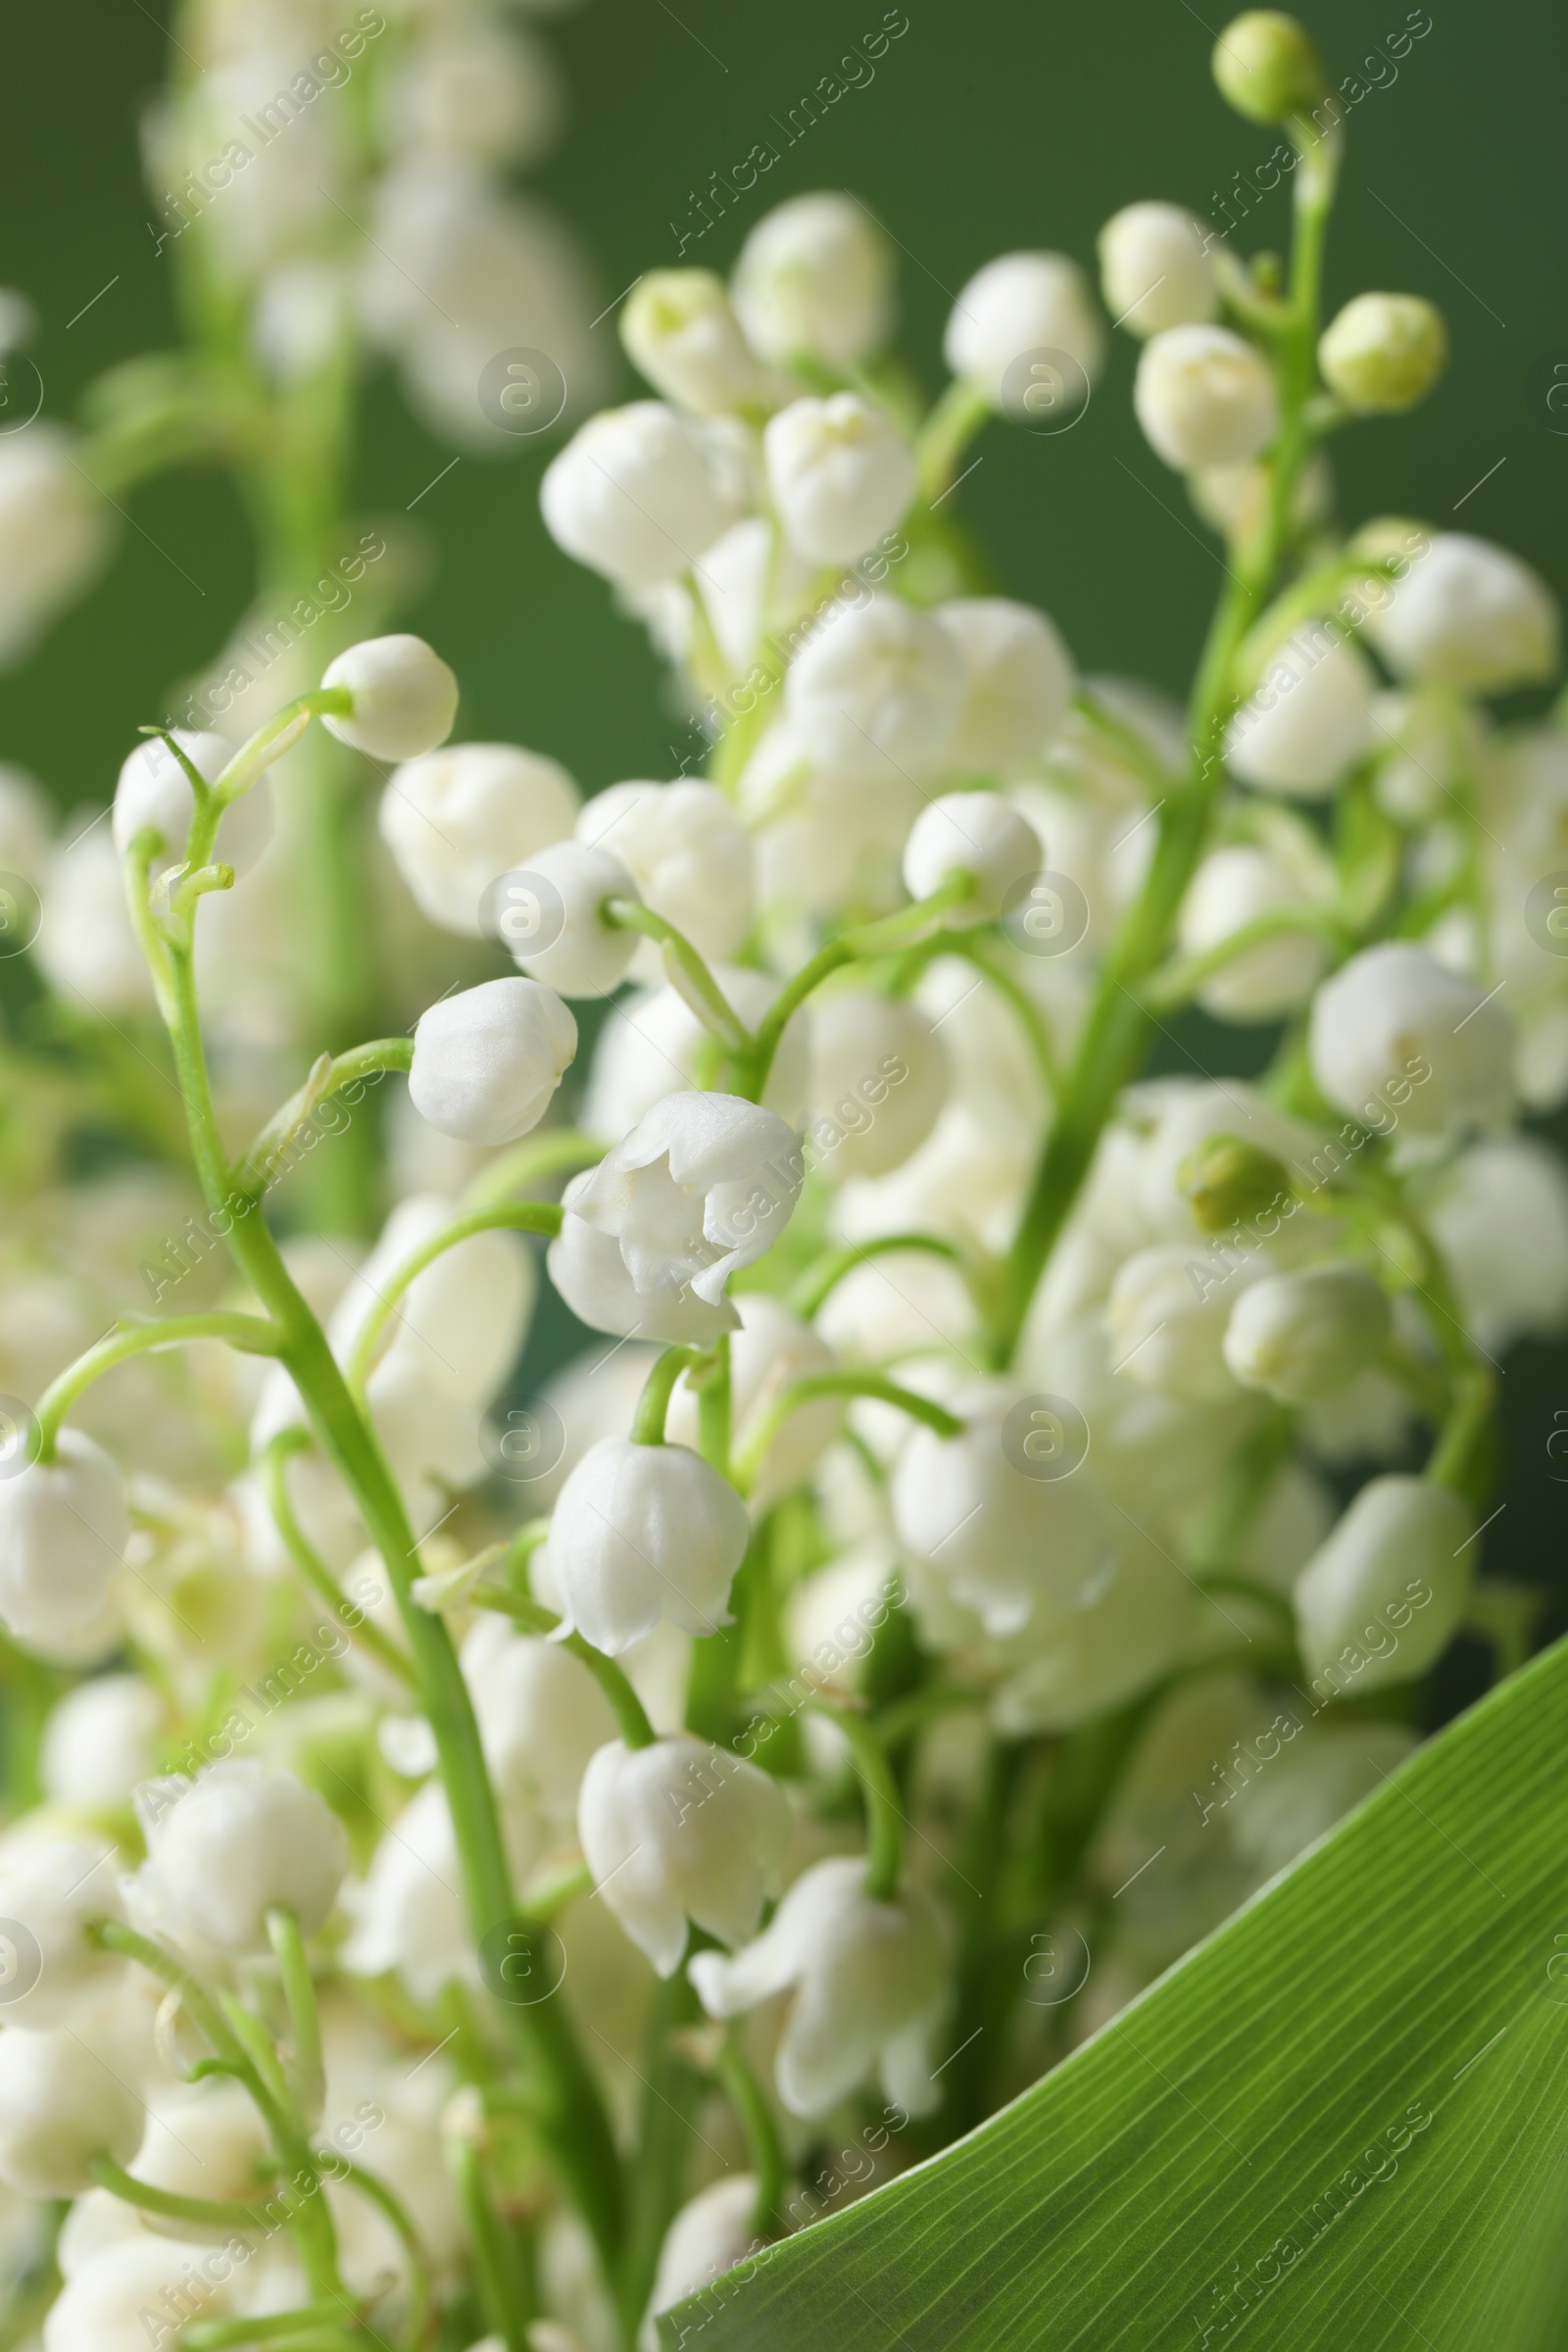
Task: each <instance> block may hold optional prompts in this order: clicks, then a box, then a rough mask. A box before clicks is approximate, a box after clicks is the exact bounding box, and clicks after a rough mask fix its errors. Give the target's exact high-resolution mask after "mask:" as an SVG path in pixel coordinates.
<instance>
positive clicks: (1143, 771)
mask: <svg viewBox="0 0 1568 2352" xmlns="http://www.w3.org/2000/svg"><path fill="white" fill-rule="evenodd" d="M1072 707H1073V709H1074V711H1077V713H1078V715H1079V717H1080V718H1082V719H1087V721H1088V722H1089V724H1090V726H1091V727H1093V729H1094V731H1095V733H1096V734H1097V735H1099V736H1100V737H1101V738H1102V739H1103V742H1104V745H1105V748H1106V750H1107V751H1109V752H1111V753H1113V754H1114V755H1115V757H1116V759H1117V760H1120V762H1121V764H1122V765H1123V767H1127V768H1131V770H1132V772H1133V774H1134V775H1135V776H1137V777H1138V779H1139V781H1140V782H1141V783H1143V784H1145V785H1147V786H1148V788H1149V790H1150V791H1151V792H1152V794H1153V795H1154V797H1155V799H1156V800H1163V799H1164V797H1165V795H1166V794H1167V793H1168V792H1169V790H1170V788H1171V786H1172V785H1173V784H1178V783H1180V781H1181V778H1180V777H1179V776H1173V775H1172V774H1171V772H1170V769H1169V768H1168V767H1167V766H1166V765H1165V763H1164V761H1163V760H1161V759H1160V757H1159V755H1158V753H1157V752H1156V751H1155V750H1154V749H1153V747H1152V744H1150V743H1149V741H1148V740H1147V738H1146V737H1144V736H1142V735H1140V734H1139V732H1138V729H1137V728H1136V727H1131V726H1129V725H1128V723H1127V721H1126V720H1125V719H1124V718H1118V717H1117V715H1116V713H1115V711H1112V710H1111V709H1110V708H1109V707H1108V706H1107V705H1106V704H1104V703H1103V702H1101V700H1100V699H1099V697H1098V696H1097V695H1094V694H1091V693H1090V691H1089V689H1088V687H1087V686H1080V687H1079V689H1078V691H1077V693H1076V694H1075V695H1074V696H1073V698H1072Z"/></svg>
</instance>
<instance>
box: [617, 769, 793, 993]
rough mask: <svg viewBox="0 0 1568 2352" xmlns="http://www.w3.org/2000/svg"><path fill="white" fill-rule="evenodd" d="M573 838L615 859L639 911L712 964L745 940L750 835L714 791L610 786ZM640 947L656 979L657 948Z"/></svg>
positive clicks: (688, 785)
mask: <svg viewBox="0 0 1568 2352" xmlns="http://www.w3.org/2000/svg"><path fill="white" fill-rule="evenodd" d="M577 839H578V840H579V841H581V842H587V843H589V844H590V845H592V846H596V847H599V848H602V849H605V850H608V851H609V852H610V853H611V855H612V856H613V857H615V858H619V859H620V861H621V863H622V864H623V865H624V866H625V868H626V871H627V872H628V873H629V874H630V876H631V878H632V880H633V882H635V884H636V885H637V890H638V893H639V895H640V896H641V898H642V900H643V903H644V905H645V906H649V907H652V908H653V910H654V912H655V913H656V914H662V916H663V917H664V920H665V921H666V922H668V923H673V924H674V926H675V928H676V930H677V931H680V932H684V934H685V936H686V937H687V938H688V939H689V940H690V941H691V943H692V945H693V947H694V948H696V950H697V952H698V954H699V955H700V956H704V957H706V959H707V960H708V961H709V962H710V963H712V962H721V961H722V960H723V959H724V958H725V957H726V956H733V955H734V954H735V952H736V950H737V949H738V948H739V947H740V946H741V944H742V942H743V941H744V940H745V937H746V934H747V932H748V931H749V930H750V928H751V921H752V842H751V836H750V834H749V833H747V831H746V830H745V828H744V826H742V825H741V824H740V822H739V821H738V819H737V818H736V815H735V810H734V807H733V805H732V803H731V802H730V800H729V798H728V796H727V795H726V794H724V793H722V792H720V791H719V790H718V788H717V786H716V785H713V784H699V783H693V782H689V781H682V782H679V783H675V784H647V783H641V782H633V783H627V784H612V785H610V786H609V788H608V789H607V790H606V791H604V792H596V793H595V794H594V797H593V799H592V800H591V801H590V802H589V803H588V805H587V807H586V808H585V809H583V812H582V814H581V815H580V816H579V817H578V819H577ZM643 945H644V947H645V949H646V951H647V953H648V954H649V956H651V957H652V958H653V961H654V965H655V969H656V971H660V972H662V965H661V964H660V962H659V950H658V948H657V946H655V944H654V942H653V941H651V940H650V941H646V942H644V943H643ZM650 976H652V975H650Z"/></svg>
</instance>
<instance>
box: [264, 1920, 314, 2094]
mask: <svg viewBox="0 0 1568 2352" xmlns="http://www.w3.org/2000/svg"><path fill="white" fill-rule="evenodd" d="M267 1935H268V1940H269V1941H270V1944H271V1946H272V1951H273V1953H274V1955H275V1957H276V1960H277V1967H278V1974H279V1976H280V1977H281V1978H282V1980H283V1998H284V2000H285V2001H286V2003H287V2004H288V2021H289V2031H290V2033H291V2034H292V2036H293V2043H294V2065H293V2069H292V2073H293V2081H292V2082H291V2083H290V2089H291V2090H292V2092H293V2095H294V2098H295V2101H296V2103H297V2104H298V2105H299V2107H300V2108H301V2109H302V2110H303V2112H304V2113H305V2114H306V2115H307V2116H308V2117H311V2118H313V2119H314V2118H319V2115H320V2112H321V2102H322V2100H323V2099H324V2097H325V2095H326V2074H325V2070H324V2068H323V2066H322V2064H321V2021H320V2018H319V2014H318V2011H317V2006H316V1982H315V1979H314V1978H313V1977H312V1975H311V1963H310V1957H309V1955H308V1954H307V1952H306V1949H305V1937H304V1936H303V1934H302V1933H301V1930H300V1923H299V1920H298V1918H297V1917H296V1916H295V1914H294V1913H293V1912H292V1911H290V1910H287V1909H285V1908H284V1907H283V1906H282V1905H279V1906H277V1908H275V1909H273V1910H271V1911H269V1912H268V1914H267Z"/></svg>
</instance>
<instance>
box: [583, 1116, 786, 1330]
mask: <svg viewBox="0 0 1568 2352" xmlns="http://www.w3.org/2000/svg"><path fill="white" fill-rule="evenodd" d="M804 1180H805V1162H804V1160H803V1158H802V1155H801V1152H800V1148H799V1146H798V1144H797V1142H796V1139H795V1134H794V1131H793V1129H791V1128H789V1127H786V1126H785V1124H784V1121H783V1120H782V1119H781V1118H778V1117H777V1116H775V1114H774V1113H773V1112H772V1111H770V1110H763V1109H762V1108H761V1106H760V1104H758V1103H743V1102H741V1101H740V1100H739V1099H738V1097H736V1096H734V1095H713V1094H678V1095H666V1096H665V1097H664V1099H663V1101H662V1102H660V1103H655V1104H654V1107H653V1109H652V1110H650V1111H649V1112H648V1113H647V1115H646V1117H644V1118H642V1119H640V1120H639V1121H638V1123H637V1125H636V1126H635V1127H634V1128H633V1129H632V1131H631V1133H630V1134H629V1135H628V1136H626V1137H624V1138H623V1140H622V1141H621V1142H620V1143H618V1144H617V1145H616V1146H615V1147H614V1150H613V1152H609V1153H608V1154H607V1155H606V1157H605V1158H604V1159H603V1160H601V1162H600V1164H599V1166H598V1167H597V1168H590V1169H588V1170H586V1171H585V1173H584V1174H582V1175H581V1176H575V1177H573V1179H572V1181H571V1183H570V1184H569V1185H568V1186H567V1187H566V1190H565V1192H564V1195H563V1204H564V1207H565V1210H566V1212H567V1213H566V1218H565V1223H564V1227H563V1230H562V1232H561V1234H560V1235H559V1236H558V1237H557V1240H556V1241H555V1242H554V1243H553V1244H552V1245H551V1250H550V1260H549V1262H550V1273H551V1279H552V1280H553V1281H554V1283H555V1285H556V1288H557V1289H558V1290H559V1291H560V1292H561V1295H562V1297H563V1298H564V1299H565V1301H566V1303H567V1305H568V1306H570V1307H571V1308H572V1309H573V1310H574V1312H576V1313H578V1314H580V1315H582V1317H583V1320H584V1321H585V1322H591V1323H597V1324H598V1328H599V1329H600V1330H603V1331H622V1332H624V1333H633V1332H635V1333H636V1334H638V1336H641V1337H646V1338H650V1339H662V1338H665V1337H681V1338H695V1337H699V1336H701V1337H707V1338H716V1336H717V1334H718V1332H719V1331H733V1330H734V1328H735V1324H736V1320H737V1318H736V1315H735V1310H734V1308H733V1307H732V1306H731V1305H730V1304H729V1302H728V1300H727V1299H725V1298H724V1295H723V1293H724V1284H725V1282H726V1281H727V1280H728V1278H729V1276H730V1275H731V1274H733V1273H737V1272H738V1271H739V1270H740V1268H741V1267H742V1266H749V1265H751V1264H752V1263H753V1262H754V1260H756V1259H757V1258H759V1257H760V1256H761V1254H762V1252H763V1251H764V1250H766V1249H768V1248H769V1246H770V1245H771V1244H772V1243H773V1242H774V1241H775V1240H776V1239H777V1237H778V1235H779V1233H780V1232H781V1231H782V1230H783V1227H784V1225H785V1224H786V1223H787V1221H788V1219H789V1215H790V1211H791V1210H792V1209H793V1208H794V1206H795V1201H796V1198H797V1196H798V1195H799V1193H800V1189H801V1185H802V1183H803V1182H804ZM574 1227H587V1228H588V1229H590V1231H591V1232H592V1233H593V1234H595V1235H597V1236H598V1237H599V1238H600V1240H601V1242H602V1243H604V1244H608V1245H609V1246H610V1248H611V1250H613V1252H614V1253H615V1254H616V1255H618V1257H619V1259H620V1263H621V1267H622V1269H623V1273H622V1276H621V1282H622V1284H623V1288H622V1290H621V1292H620V1294H619V1297H618V1298H614V1299H613V1298H612V1297H610V1296H606V1295H604V1293H605V1292H608V1290H609V1285H610V1282H612V1281H613V1274H611V1273H610V1269H609V1265H608V1259H606V1257H605V1253H604V1251H603V1250H601V1251H599V1252H590V1251H583V1250H580V1249H577V1248H575V1247H574V1248H573V1249H572V1250H569V1251H568V1250H563V1247H562V1245H563V1243H564V1242H566V1240H567V1236H568V1234H569V1233H570V1232H571V1230H572V1228H574ZM601 1263H602V1264H603V1266H604V1272H603V1273H601V1272H600V1271H599V1266H600V1264H601ZM590 1269H593V1271H592V1273H590ZM578 1277H585V1278H587V1279H585V1280H580V1279H578ZM598 1284H603V1286H604V1289H603V1291H599V1290H596V1287H595V1286H596V1285H598ZM687 1289H690V1291H692V1292H693V1293H695V1295H696V1299H697V1300H698V1301H700V1302H701V1303H702V1305H703V1306H704V1307H705V1308H707V1309H708V1310H710V1311H709V1313H708V1315H707V1318H706V1322H704V1319H703V1318H702V1317H696V1318H693V1317H691V1316H690V1315H689V1314H685V1313H682V1312H681V1309H682V1308H683V1307H684V1305H685V1301H684V1300H683V1299H680V1298H679V1297H678V1296H677V1294H680V1293H683V1292H684V1291H686V1290H687ZM607 1306H613V1307H614V1309H615V1312H616V1314H617V1317H618V1316H619V1315H621V1314H624V1313H626V1312H627V1310H629V1311H630V1319H629V1320H628V1321H624V1322H623V1321H621V1320H618V1319H617V1320H615V1321H613V1322H604V1321H601V1320H600V1312H601V1311H602V1310H603V1309H604V1308H605V1307H607ZM590 1307H593V1308H594V1309H595V1310H596V1311H594V1312H589V1311H588V1309H589V1308H590ZM694 1320H695V1321H698V1322H699V1323H701V1324H702V1325H703V1328H702V1329H701V1331H700V1332H694V1331H693V1330H692V1329H691V1323H692V1321H694ZM669 1322H677V1323H683V1324H684V1325H685V1328H684V1329H682V1330H681V1331H679V1332H678V1333H674V1332H670V1331H668V1330H667V1329H666V1324H667V1323H669Z"/></svg>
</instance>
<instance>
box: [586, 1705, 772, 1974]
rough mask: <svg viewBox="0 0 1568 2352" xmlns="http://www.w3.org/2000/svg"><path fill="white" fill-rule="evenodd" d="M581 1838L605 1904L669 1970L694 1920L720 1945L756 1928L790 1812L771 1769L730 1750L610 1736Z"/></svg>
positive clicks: (591, 1783) (684, 1740)
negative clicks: (635, 1742) (640, 1743)
mask: <svg viewBox="0 0 1568 2352" xmlns="http://www.w3.org/2000/svg"><path fill="white" fill-rule="evenodd" d="M577 1834H578V1836H579V1838H581V1840H582V1850H583V1858H584V1860H585V1861H586V1862H587V1864H588V1868H589V1869H590V1870H591V1871H592V1873H593V1875H594V1879H595V1881H596V1883H597V1885H598V1887H599V1891H600V1894H601V1895H602V1896H603V1898H604V1900H605V1902H606V1903H607V1904H608V1905H609V1907H610V1909H611V1910H612V1911H613V1913H614V1915H615V1917H616V1918H617V1919H618V1920H619V1922H620V1924H621V1926H622V1927H623V1928H624V1929H625V1931H626V1933H627V1935H628V1936H630V1937H631V1939H632V1941H633V1943H635V1944H636V1945H637V1947H638V1949H639V1951H643V1952H646V1953H647V1955H648V1957H649V1959H650V1960H651V1961H652V1962H653V1964H654V1966H655V1968H656V1969H657V1970H658V1971H659V1974H660V1975H661V1976H662V1977H671V1976H673V1975H674V1973H675V1971H676V1969H677V1968H678V1967H679V1966H680V1961H681V1954H682V1952H683V1951H684V1950H685V1948H686V1922H687V1920H688V1919H690V1920H691V1921H693V1922H694V1923H695V1925H696V1926H698V1927H700V1928H706V1929H707V1931H708V1933H709V1935H710V1936H717V1937H718V1938H719V1940H720V1941H721V1942H723V1943H729V1944H736V1943H739V1942H741V1941H742V1940H743V1938H744V1937H745V1936H749V1935H750V1934H751V1932H752V1930H753V1929H754V1928H755V1927H756V1925H757V1921H758V1917H759V1914H760V1911H761V1908H762V1902H763V1898H764V1897H765V1896H766V1895H768V1894H770V1893H772V1892H773V1891H774V1890H775V1889H776V1887H777V1885H778V1871H779V1865H780V1864H781V1862H782V1861H783V1859H784V1848H785V1846H786V1845H787V1844H788V1842H789V1834H790V1816H789V1807H788V1805H787V1804H786V1802H785V1798H784V1791H783V1789H781V1788H780V1787H779V1784H778V1782H777V1781H776V1780H774V1779H773V1778H772V1776H771V1774H769V1773H765V1772H762V1771H760V1770H759V1768H758V1766H757V1765H755V1764H748V1763H746V1762H745V1761H744V1760H743V1759H742V1758H741V1757H740V1756H737V1755H735V1754H733V1753H732V1752H731V1751H730V1750H729V1749H727V1748H719V1747H713V1746H711V1744H710V1743H709V1741H707V1740H693V1739H691V1738H689V1737H686V1736H681V1737H678V1738H676V1739H672V1740H655V1741H654V1743H653V1745H652V1746H651V1747H636V1748H628V1747H626V1746H624V1745H623V1744H622V1742H621V1741H620V1740H611V1742H610V1744H609V1745H608V1746H607V1747H602V1748H601V1749H600V1750H599V1753H598V1754H597V1755H596V1756H595V1757H594V1759H593V1761H592V1763H591V1764H590V1765H589V1767H588V1770H587V1772H586V1773H585V1774H584V1776H583V1784H582V1795H581V1797H580V1798H579V1799H578V1803H577Z"/></svg>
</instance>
